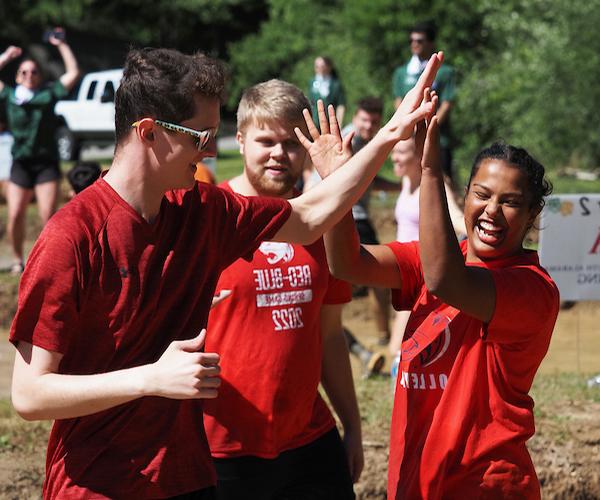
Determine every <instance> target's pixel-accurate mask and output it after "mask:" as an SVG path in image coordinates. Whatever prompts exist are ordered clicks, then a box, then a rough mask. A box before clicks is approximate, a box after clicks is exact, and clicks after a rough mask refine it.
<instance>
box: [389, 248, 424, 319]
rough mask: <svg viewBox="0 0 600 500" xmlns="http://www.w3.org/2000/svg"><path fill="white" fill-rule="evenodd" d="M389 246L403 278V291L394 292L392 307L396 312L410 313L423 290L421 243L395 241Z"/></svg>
mask: <svg viewBox="0 0 600 500" xmlns="http://www.w3.org/2000/svg"><path fill="white" fill-rule="evenodd" d="M387 246H388V247H389V248H390V249H391V250H392V252H394V256H395V257H396V262H397V264H398V269H400V275H401V277H402V289H401V290H397V289H393V290H392V305H393V306H394V309H396V311H404V310H407V311H410V310H411V309H412V308H413V305H414V304H415V302H416V300H417V298H418V297H419V294H420V293H421V289H422V288H423V283H424V280H423V268H422V267H421V257H420V254H419V243H418V242H416V241H411V242H410V243H400V242H398V241H393V242H391V243H388V244H387Z"/></svg>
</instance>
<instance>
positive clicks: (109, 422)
mask: <svg viewBox="0 0 600 500" xmlns="http://www.w3.org/2000/svg"><path fill="white" fill-rule="evenodd" d="M289 213H290V206H289V203H287V202H286V201H285V200H279V199H275V198H244V197H242V196H237V195H233V194H231V193H228V192H225V191H223V190H221V189H218V188H216V187H214V186H210V185H208V184H197V185H196V187H195V188H193V189H192V190H190V191H173V192H169V193H167V195H166V196H165V198H164V199H163V202H162V205H161V207H160V212H159V214H158V216H157V219H156V220H155V221H154V222H153V223H152V224H148V223H147V222H146V221H145V220H144V219H143V218H142V217H141V216H140V215H139V214H138V213H137V212H136V211H135V210H134V209H133V208H132V207H131V206H129V205H128V204H127V203H126V202H125V201H124V200H123V199H122V198H121V197H120V196H119V195H118V194H117V193H116V192H115V191H114V190H113V189H112V188H111V187H110V186H109V185H108V184H107V183H106V182H105V181H104V180H103V179H99V180H98V181H97V182H96V183H95V184H94V185H93V186H91V187H90V188H88V189H86V190H85V191H83V192H82V193H80V194H79V195H77V196H76V197H75V198H74V199H73V200H72V201H71V202H69V203H68V204H67V205H66V206H65V207H64V208H62V209H61V210H59V211H58V212H57V213H56V215H54V217H52V219H51V220H50V222H49V223H48V225H47V226H46V227H45V229H44V231H43V232H42V234H41V236H40V238H39V239H38V241H37V243H36V245H35V247H34V249H33V250H32V252H31V256H30V258H29V261H28V263H27V266H26V269H25V273H24V274H23V277H22V280H21V287H20V290H19V304H18V311H17V314H16V316H15V318H14V321H13V324H12V328H11V333H10V340H11V341H12V342H14V343H17V341H20V340H22V341H26V342H30V343H32V344H34V345H36V346H39V347H41V348H43V349H46V350H49V351H54V352H58V353H61V354H63V358H62V360H61V363H60V367H59V371H60V373H64V374H78V375H82V374H95V373H102V372H107V371H113V370H119V369H123V368H129V367H133V366H138V365H143V364H146V363H152V362H154V361H156V360H157V359H158V358H159V357H160V356H161V354H162V353H163V352H164V350H165V349H166V348H167V346H168V345H169V344H170V343H171V342H172V341H173V340H181V339H189V338H192V337H194V336H196V335H197V334H198V332H199V331H200V330H201V329H202V328H203V327H204V326H206V323H207V319H208V312H209V307H210V303H211V300H212V297H213V294H214V289H215V286H216V283H217V280H218V278H219V274H220V273H221V271H222V270H223V269H224V268H225V267H227V266H228V265H229V264H231V263H232V262H234V261H235V260H237V259H238V257H240V256H241V255H246V256H251V255H252V253H253V252H254V250H255V249H256V248H257V247H258V245H259V242H260V241H262V240H263V239H266V238H270V237H272V236H273V235H274V234H275V233H276V231H277V230H278V229H279V228H280V227H281V226H282V224H283V223H284V222H285V220H286V219H287V217H288V216H289ZM201 421H202V406H201V403H200V401H199V400H187V401H179V400H173V399H167V398H160V397H144V398H140V399H137V400H135V401H132V402H130V403H126V404H122V405H120V406H117V407H115V408H112V409H109V410H106V411H103V412H99V413H96V414H93V415H89V416H86V417H81V418H72V419H65V420H57V421H56V422H55V424H54V426H53V428H52V431H51V434H50V439H49V443H48V454H47V461H46V480H45V482H44V496H45V497H46V498H57V497H60V498H65V497H68V498H104V497H108V498H161V497H170V496H175V495H179V494H183V493H186V492H190V491H194V490H198V489H202V488H205V487H208V486H210V485H213V484H215V479H216V477H215V473H214V470H213V466H212V461H211V458H210V453H209V449H208V445H207V442H206V436H205V434H204V429H203V428H202V426H201V425H199V422H201Z"/></svg>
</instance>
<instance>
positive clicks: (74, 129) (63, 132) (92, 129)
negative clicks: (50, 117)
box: [54, 69, 123, 161]
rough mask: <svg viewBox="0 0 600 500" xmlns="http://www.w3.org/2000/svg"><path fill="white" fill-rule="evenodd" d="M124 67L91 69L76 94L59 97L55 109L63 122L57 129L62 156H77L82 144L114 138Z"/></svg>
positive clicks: (57, 138) (99, 142) (74, 158)
mask: <svg viewBox="0 0 600 500" xmlns="http://www.w3.org/2000/svg"><path fill="white" fill-rule="evenodd" d="M122 76H123V70H122V69H111V70H107V71H97V72H95V73H88V74H87V75H85V76H84V77H83V80H81V85H80V86H79V91H78V93H77V98H76V99H74V100H63V101H58V102H57V103H56V106H55V107H54V113H55V114H56V116H57V118H58V119H59V120H60V122H61V123H62V125H61V127H60V128H59V129H58V131H57V133H56V141H57V144H58V153H59V155H60V159H61V160H65V161H66V160H77V159H79V152H80V149H81V145H82V144H83V143H84V142H85V143H87V144H97V145H107V144H110V143H112V142H114V140H115V103H114V101H115V92H116V90H117V88H118V87H119V83H120V82H121V77H122Z"/></svg>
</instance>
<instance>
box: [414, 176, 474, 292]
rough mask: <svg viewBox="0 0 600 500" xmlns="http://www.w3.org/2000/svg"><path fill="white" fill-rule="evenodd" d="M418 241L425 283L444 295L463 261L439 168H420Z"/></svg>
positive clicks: (455, 279)
mask: <svg viewBox="0 0 600 500" xmlns="http://www.w3.org/2000/svg"><path fill="white" fill-rule="evenodd" d="M419 214H420V215H419V242H420V253H421V262H422V265H423V275H424V278H425V284H426V286H427V288H428V290H429V291H430V292H432V293H433V294H435V295H438V296H440V298H442V299H443V298H445V297H444V296H445V295H446V293H447V289H448V285H451V284H452V283H457V282H458V280H459V277H460V276H459V275H460V273H463V272H464V271H465V263H464V259H463V256H462V253H461V251H460V247H459V245H458V241H457V239H456V235H455V234H454V229H453V227H452V221H451V219H450V214H449V211H448V203H447V200H446V190H445V187H444V178H443V174H442V172H441V170H439V169H424V170H423V174H422V177H421V187H420V195H419Z"/></svg>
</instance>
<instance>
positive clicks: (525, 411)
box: [388, 242, 559, 499]
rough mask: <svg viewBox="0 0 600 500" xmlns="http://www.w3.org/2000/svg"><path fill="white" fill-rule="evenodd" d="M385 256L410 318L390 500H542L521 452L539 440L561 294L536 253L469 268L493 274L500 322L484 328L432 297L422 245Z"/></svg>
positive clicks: (397, 303) (397, 301)
mask: <svg viewBox="0 0 600 500" xmlns="http://www.w3.org/2000/svg"><path fill="white" fill-rule="evenodd" d="M389 247H390V248H391V249H392V251H393V252H394V254H395V256H396V259H397V261H398V266H399V268H400V271H401V274H402V290H394V291H393V293H392V298H393V304H394V307H395V308H396V309H412V313H411V316H410V319H409V321H408V325H407V327H406V332H405V334H404V342H403V344H402V355H401V359H402V361H401V368H400V370H399V373H398V381H397V384H396V396H395V401H394V411H393V417H392V429H391V438H390V442H391V444H390V464H389V477H388V498H394V499H400V498H410V499H414V498H427V499H436V498H482V497H483V498H539V497H540V488H539V483H538V480H537V476H536V474H535V469H534V467H533V464H532V462H531V458H530V457H529V453H528V452H527V448H526V446H525V442H526V441H527V440H528V439H529V438H530V437H531V436H532V435H533V433H534V431H535V428H534V423H533V400H532V399H531V398H530V397H529V395H528V392H529V390H530V388H531V384H532V382H533V378H534V376H535V373H536V371H537V369H538V367H539V365H540V363H541V361H542V359H543V357H544V355H545V354H546V351H547V350H548V345H549V343H550V336H551V334H552V330H553V328H554V323H555V321H556V316H557V314H558V306H559V296H558V290H557V288H556V285H555V284H554V282H553V281H552V279H551V278H550V277H549V276H548V274H547V273H546V271H545V270H544V269H543V268H542V267H540V265H539V261H538V258H537V254H536V253H535V252H526V253H525V254H522V255H519V256H515V257H511V258H508V259H503V260H497V261H492V262H488V263H485V264H470V265H478V266H481V267H486V268H488V269H489V270H490V272H491V273H492V276H493V279H494V283H495V286H496V307H495V311H494V315H493V317H492V319H491V321H490V322H489V323H488V324H483V323H482V322H481V321H479V320H477V319H474V318H472V317H470V316H468V315H467V314H465V313H462V312H460V311H458V310H457V309H455V308H453V307H450V306H447V305H445V304H443V303H442V302H441V301H440V300H439V299H438V298H436V297H435V296H433V295H432V294H430V293H428V292H427V289H426V287H425V284H424V279H423V271H422V268H421V261H420V256H419V245H418V243H416V242H413V243H405V244H402V243H397V242H394V243H390V244H389ZM462 250H463V254H464V255H466V250H467V242H463V244H462ZM430 314H431V315H430ZM448 320H449V323H448ZM424 325H428V327H427V328H424V327H423V326H424ZM419 327H420V329H418V328H419ZM432 334H433V335H432ZM417 344H418V345H417ZM402 365H403V366H402Z"/></svg>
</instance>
